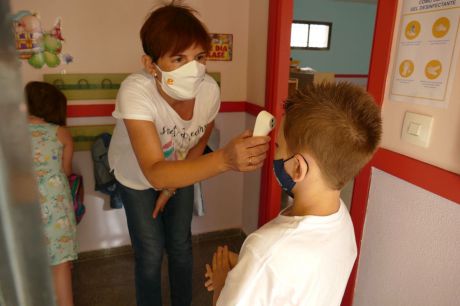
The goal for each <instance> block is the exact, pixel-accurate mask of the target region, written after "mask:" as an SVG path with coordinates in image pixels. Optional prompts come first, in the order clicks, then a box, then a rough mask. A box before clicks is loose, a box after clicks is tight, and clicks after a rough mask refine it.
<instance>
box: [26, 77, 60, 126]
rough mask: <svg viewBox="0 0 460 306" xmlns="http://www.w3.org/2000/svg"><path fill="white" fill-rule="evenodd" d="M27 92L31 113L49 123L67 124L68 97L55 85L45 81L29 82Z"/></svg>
mask: <svg viewBox="0 0 460 306" xmlns="http://www.w3.org/2000/svg"><path fill="white" fill-rule="evenodd" d="M25 94H26V101H27V107H28V109H29V114H30V115H32V116H35V117H39V118H42V119H43V120H45V121H46V122H49V123H54V124H57V125H62V126H64V125H65V124H66V118H67V98H66V97H65V96H64V94H63V93H62V92H61V91H60V90H59V89H57V88H56V87H55V86H53V85H51V84H48V83H45V82H36V81H34V82H29V83H27V85H26V88H25Z"/></svg>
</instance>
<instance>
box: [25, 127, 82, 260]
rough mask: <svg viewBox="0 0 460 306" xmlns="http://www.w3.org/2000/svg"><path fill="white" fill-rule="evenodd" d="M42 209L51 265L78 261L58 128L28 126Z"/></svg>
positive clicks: (72, 213) (72, 214)
mask: <svg viewBox="0 0 460 306" xmlns="http://www.w3.org/2000/svg"><path fill="white" fill-rule="evenodd" d="M29 130H30V134H31V136H32V152H33V163H34V169H35V174H36V178H37V182H38V190H39V197H40V208H41V212H42V220H43V225H44V227H45V236H46V243H47V247H48V255H49V258H50V263H51V265H57V264H60V263H63V262H66V261H70V260H74V259H76V258H77V242H76V230H77V228H76V222H75V214H74V211H73V204H72V198H71V195H70V188H69V182H68V179H67V177H66V175H65V174H64V171H63V170H62V151H63V145H62V143H61V142H60V141H59V140H58V139H57V130H58V126H57V125H54V124H48V123H45V124H29Z"/></svg>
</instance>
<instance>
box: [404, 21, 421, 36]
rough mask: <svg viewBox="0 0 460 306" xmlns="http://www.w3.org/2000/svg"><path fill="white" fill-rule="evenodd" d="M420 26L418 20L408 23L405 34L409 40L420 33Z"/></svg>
mask: <svg viewBox="0 0 460 306" xmlns="http://www.w3.org/2000/svg"><path fill="white" fill-rule="evenodd" d="M420 27H421V26H420V22H418V21H417V20H412V21H411V22H409V23H408V24H407V25H406V31H405V32H404V35H405V36H406V38H407V39H409V40H412V39H415V38H416V37H417V36H418V35H419V34H420Z"/></svg>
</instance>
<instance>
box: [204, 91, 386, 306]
mask: <svg viewBox="0 0 460 306" xmlns="http://www.w3.org/2000/svg"><path fill="white" fill-rule="evenodd" d="M381 125H382V123H381V117H380V110H379V108H378V107H377V105H376V104H375V102H374V100H373V99H372V97H371V96H370V95H368V94H367V93H366V92H365V91H364V90H363V89H362V88H360V87H358V86H354V85H352V84H349V83H338V84H332V83H323V84H320V85H312V86H310V87H309V88H307V89H306V90H305V92H297V93H296V94H295V95H294V96H293V97H291V98H289V99H288V101H287V102H286V105H285V116H284V118H283V121H282V122H281V124H280V127H279V133H278V138H277V141H276V144H275V145H276V153H275V158H276V159H275V160H274V161H273V168H274V171H275V174H276V177H277V178H278V181H279V183H280V185H281V187H282V188H283V189H284V190H285V191H286V192H287V193H288V194H289V195H290V196H291V197H293V198H294V201H293V205H291V206H289V207H287V208H286V209H285V210H283V211H282V212H281V213H280V214H279V216H278V217H277V218H275V219H274V220H272V221H271V222H269V223H267V224H265V225H264V226H263V227H261V228H260V229H259V230H257V231H256V232H254V233H252V234H251V235H249V237H248V238H247V239H246V240H245V242H244V244H243V246H242V249H241V253H240V255H239V258H238V262H237V264H236V265H235V261H236V260H235V258H236V254H234V253H232V252H229V251H228V248H227V247H219V248H218V249H217V252H216V253H215V254H214V258H213V263H212V269H211V268H210V266H209V265H207V266H206V269H207V272H206V274H205V276H206V277H208V278H209V280H208V281H207V282H206V284H205V286H206V287H207V288H208V290H214V298H213V305H220V306H222V305H232V306H234V305H248V306H249V305H250V306H255V305H276V306H278V305H279V306H281V305H283V306H284V305H340V303H341V300H342V296H343V293H344V290H345V287H346V284H347V281H348V277H349V276H350V272H351V270H352V268H353V264H354V261H355V259H356V254H357V251H356V242H355V236H354V230H353V224H352V222H351V218H350V215H349V213H348V210H347V208H346V207H345V205H344V203H343V202H342V200H341V199H340V190H341V189H342V188H343V186H344V185H345V183H346V182H348V181H349V180H351V179H353V177H354V176H356V175H357V174H358V172H359V171H360V169H361V168H362V167H363V166H364V165H365V164H366V163H367V162H368V161H369V160H370V159H371V157H372V155H373V154H374V152H375V150H376V149H377V146H378V144H379V141H380V136H381V130H382V127H381ZM233 266H234V267H233ZM230 270H231V271H230ZM227 274H228V275H227ZM224 284H225V285H224Z"/></svg>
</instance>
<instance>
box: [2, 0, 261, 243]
mask: <svg viewBox="0 0 460 306" xmlns="http://www.w3.org/2000/svg"><path fill="white" fill-rule="evenodd" d="M161 2H163V1H160V0H138V1H135V2H132V1H131V2H129V1H122V0H111V1H109V0H100V1H89V0H79V1H77V0H68V1H58V0H46V1H45V0H11V10H12V12H13V13H14V12H17V11H19V10H30V11H32V12H37V13H39V16H40V18H41V21H42V26H43V28H44V29H45V30H48V29H51V28H52V26H53V24H54V21H55V19H56V18H57V17H62V25H63V27H62V34H63V37H64V38H65V43H64V45H63V51H62V52H63V53H70V54H71V55H72V56H74V59H75V61H74V63H72V64H69V65H64V66H59V67H57V68H43V69H40V70H37V69H34V68H32V67H31V66H30V65H28V64H27V63H23V64H22V67H21V72H22V77H23V83H24V84H25V83H27V82H28V81H31V80H42V79H43V74H44V73H64V72H67V73H124V72H127V73H129V72H133V71H136V70H138V69H140V67H141V64H140V58H141V55H142V48H141V44H140V39H139V30H140V27H141V25H142V23H143V21H144V19H145V17H146V15H147V14H148V12H149V11H150V10H151V8H153V7H154V6H155V5H156V4H158V3H161ZM184 3H185V4H188V5H190V6H192V7H193V8H195V9H196V10H197V11H198V12H199V16H200V18H202V20H203V21H204V23H205V24H206V25H207V26H208V29H209V31H210V32H212V33H229V34H233V44H234V49H233V60H232V61H229V62H223V61H215V62H211V61H210V62H208V65H207V66H208V71H219V72H221V81H222V87H221V91H222V101H250V102H253V103H256V104H259V105H264V95H265V65H266V63H265V61H266V60H265V59H266V31H267V25H268V22H267V15H268V0H263V1H257V2H254V1H246V0H219V1H214V0H188V1H184ZM250 8H251V10H250ZM127 12H129V13H127ZM250 15H251V18H249V16H250ZM249 44H251V46H252V48H251V49H249ZM255 46H259V47H258V48H255ZM248 74H250V75H251V78H250V80H249V79H248ZM97 102H98V103H113V102H114V101H104V100H101V101H97ZM86 103H88V101H70V104H86ZM246 116H247V115H246V114H245V113H224V114H219V115H218V117H217V119H216V126H217V127H218V128H219V129H220V130H221V133H222V134H221V144H222V145H224V144H225V143H226V142H227V141H228V140H229V139H231V138H232V137H234V136H236V135H237V134H239V133H241V132H242V131H243V130H244V129H246ZM110 122H113V121H112V119H110V118H108V117H97V118H70V120H69V122H68V123H69V125H88V124H91V125H93V124H105V123H110ZM73 164H74V167H75V171H76V172H79V173H82V174H83V175H84V184H85V205H86V207H87V213H86V215H85V217H84V219H83V221H82V222H81V223H80V225H79V226H78V240H79V244H80V251H89V250H94V249H100V248H108V247H116V246H119V245H124V244H128V243H129V236H128V233H127V229H126V220H125V217H124V212H123V211H122V210H104V208H108V202H107V201H108V199H107V197H105V196H103V195H102V194H100V193H98V192H95V191H94V182H93V175H92V164H91V162H90V155H89V152H77V153H76V154H75V158H74V162H73ZM243 181H244V175H243V174H240V173H227V174H224V175H222V176H220V177H216V178H212V179H209V180H207V181H205V182H204V184H203V190H204V193H205V202H206V203H205V205H206V212H207V215H206V216H204V217H199V218H195V219H194V220H193V222H192V232H193V233H194V234H196V233H203V232H209V231H214V230H221V229H226V228H234V227H242V223H243V221H242V219H243V207H242V205H243V194H244V190H243ZM252 183H254V184H255V186H254V187H249V188H250V189H254V188H257V192H256V193H254V194H257V201H251V202H254V203H256V202H257V207H258V194H259V191H258V185H257V184H258V181H257V179H256V180H255V181H251V184H252ZM251 214H252V217H249V219H251V220H254V219H255V220H257V216H254V214H255V212H253V213H251ZM245 218H246V217H245Z"/></svg>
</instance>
